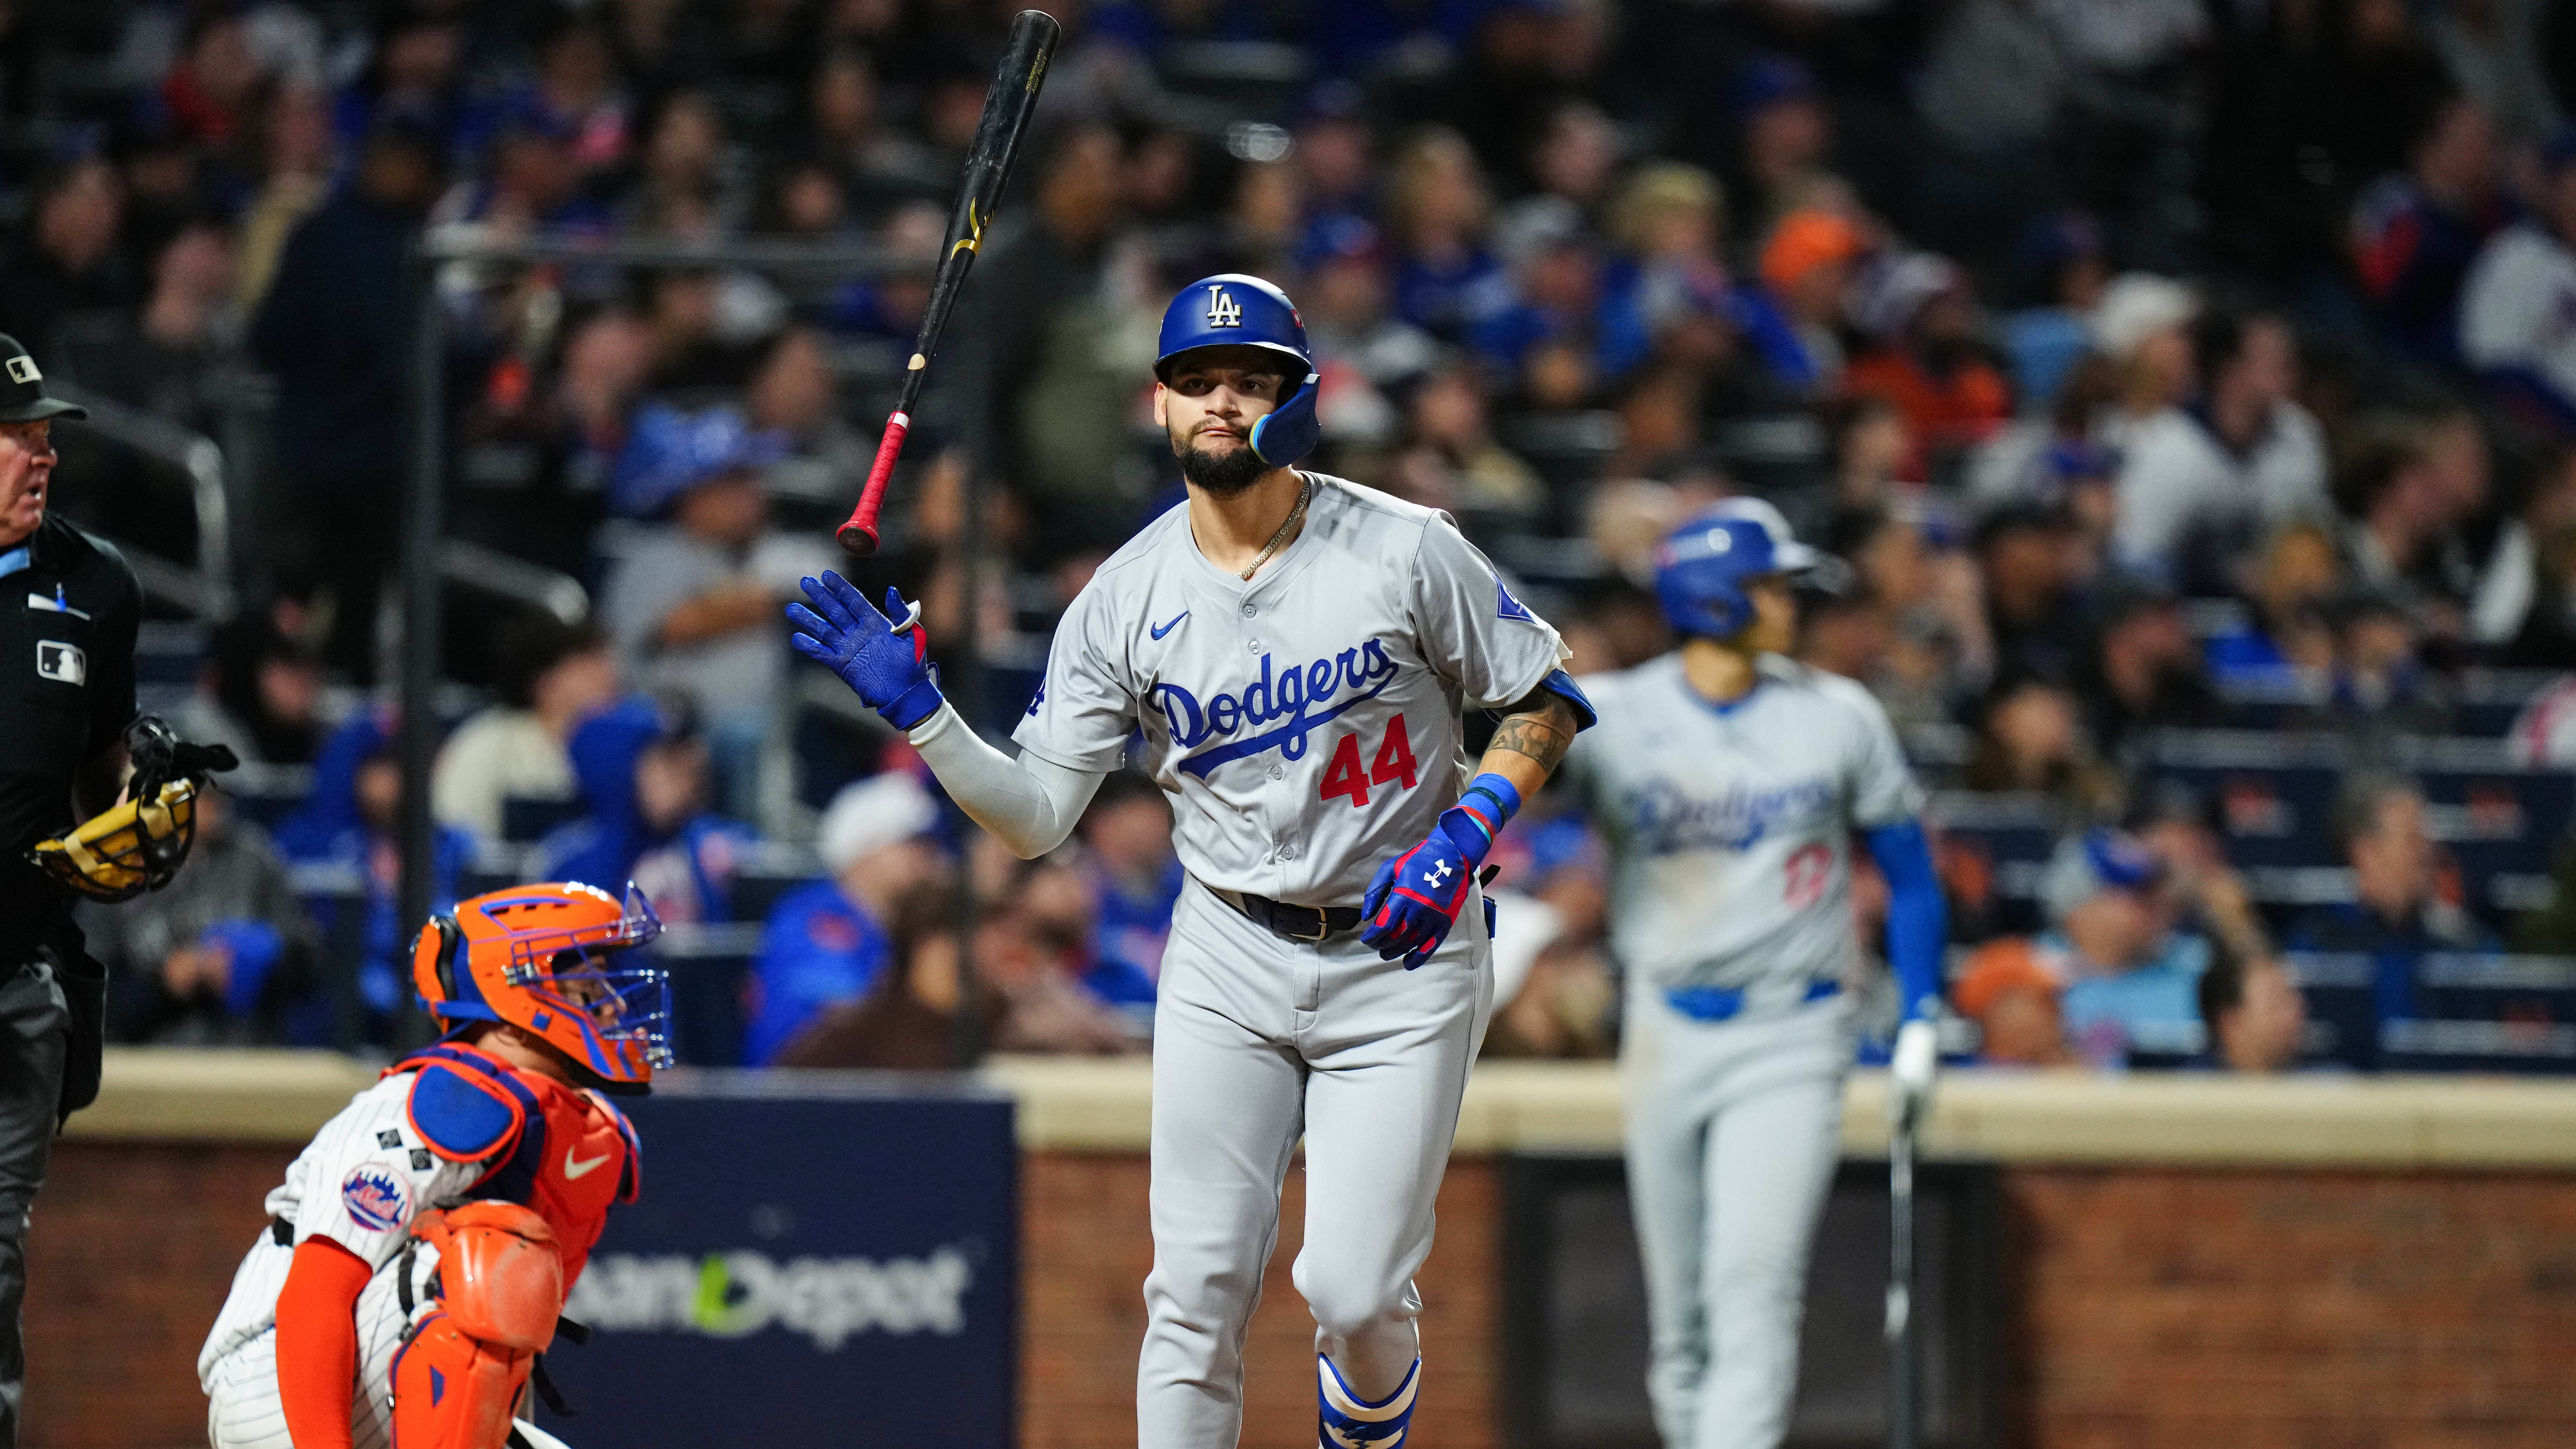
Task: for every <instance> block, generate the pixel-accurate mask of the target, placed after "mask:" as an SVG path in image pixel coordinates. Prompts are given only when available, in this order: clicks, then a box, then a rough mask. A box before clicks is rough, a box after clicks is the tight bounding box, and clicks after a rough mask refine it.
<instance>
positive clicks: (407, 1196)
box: [340, 1167, 411, 1233]
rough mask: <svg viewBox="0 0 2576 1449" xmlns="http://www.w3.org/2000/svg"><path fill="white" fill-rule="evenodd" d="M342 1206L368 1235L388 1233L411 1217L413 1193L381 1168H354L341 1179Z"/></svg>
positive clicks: (400, 1180)
mask: <svg viewBox="0 0 2576 1449" xmlns="http://www.w3.org/2000/svg"><path fill="white" fill-rule="evenodd" d="M340 1205H341V1206H342V1207H345V1208H347V1209H348V1210H349V1218H350V1220H351V1221H352V1222H355V1223H356V1224H357V1225H358V1226H359V1227H362V1228H365V1229H367V1230H368V1231H369V1232H376V1233H389V1232H392V1231H393V1230H394V1229H396V1228H398V1227H401V1226H402V1225H403V1223H404V1222H406V1221H407V1220H409V1219H410V1217H411V1189H410V1188H407V1187H405V1186H403V1180H402V1179H401V1178H399V1177H396V1176H394V1175H393V1174H392V1173H390V1172H387V1171H386V1170H385V1169H383V1168H381V1167H353V1168H351V1169H350V1170H349V1175H348V1176H347V1177H344V1178H342V1179H340Z"/></svg>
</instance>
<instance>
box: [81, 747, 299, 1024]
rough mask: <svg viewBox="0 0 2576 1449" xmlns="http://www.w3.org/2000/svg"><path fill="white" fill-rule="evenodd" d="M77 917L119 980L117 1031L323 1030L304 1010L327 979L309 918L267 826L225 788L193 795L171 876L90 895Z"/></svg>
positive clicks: (113, 1016) (114, 1007)
mask: <svg viewBox="0 0 2576 1449" xmlns="http://www.w3.org/2000/svg"><path fill="white" fill-rule="evenodd" d="M80 926H81V930H82V931H83V932H84V933H85V934H86V935H87V936H88V938H89V949H90V951H91V953H92V954H94V955H96V956H97V957H98V959H99V960H101V961H102V962H105V963H106V964H107V967H108V970H109V976H108V979H109V980H110V981H111V982H113V983H114V990H113V996H112V1002H111V1004H110V1006H109V1008H108V1015H109V1023H108V1036H109V1038H110V1039H112V1040H115V1041H124V1042H154V1043H162V1044H169V1045H188V1046H276V1045H283V1044H285V1043H287V1042H289V1041H298V1042H300V1044H303V1045H313V1044H315V1043H316V1042H318V1041H319V1040H320V1039H321V1038H320V1037H319V1036H318V1035H315V1034H312V1031H313V1028H315V1027H316V1026H318V1025H322V1024H323V1023H317V1022H314V1021H311V1020H307V1019H300V1018H309V1017H310V1016H311V1013H310V1012H299V1010H298V1008H302V1007H306V1006H309V1005H310V1004H312V1002H313V999H314V997H315V994H316V993H317V992H318V990H319V989H320V985H321V981H320V971H319V962H318V961H317V959H316V956H317V947H318V945H319V943H318V941H317V940H316V939H315V936H314V931H313V922H312V920H311V919H310V918H309V917H307V916H306V914H305V912H304V905H303V902H301V901H299V900H297V899H296V897H295V888H294V885H293V883H292V881H291V880H290V879H289V878H288V876H287V873H286V863H285V862H284V861H283V860H281V859H279V858H278V854H277V849H276V847H275V846H273V845H271V844H270V843H269V839H268V836H267V834H266V833H265V832H263V831H262V830H261V829H260V828H259V827H258V826H257V825H254V824H252V823H251V822H250V821H247V820H239V819H236V818H234V815H233V805H232V802H230V801H229V800H227V799H225V798H224V793H223V792H222V791H221V790H209V791H206V792H204V793H202V794H200V795H199V796H198V797H197V843H196V846H195V848H194V849H192V850H190V851H189V852H188V858H187V859H186V860H185V861H183V862H181V864H180V866H179V873H178V875H177V876H175V877H173V878H172V880H171V882H170V884H168V885H166V886H164V887H162V888H161V889H159V890H157V891H153V892H151V893H150V894H147V895H144V896H140V897H137V898H136V899H134V900H131V901H128V902H126V903H125V904H123V905H121V906H116V907H107V906H100V905H96V904H89V903H84V904H83V905H82V907H81V910H80ZM298 1028H302V1029H303V1033H304V1034H302V1035H299V1034H298V1031H297V1029H298Z"/></svg>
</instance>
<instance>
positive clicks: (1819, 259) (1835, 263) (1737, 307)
mask: <svg viewBox="0 0 2576 1449" xmlns="http://www.w3.org/2000/svg"><path fill="white" fill-rule="evenodd" d="M1867 249H1868V242H1867V240H1866V239H1865V238H1864V237H1863V236H1862V235H1861V231H1860V228H1859V227H1857V226H1854V225H1853V224H1852V223H1851V221H1850V220H1849V219H1847V218H1845V217H1843V216H1841V215H1839V214H1838V213H1835V212H1831V211H1824V210H1818V209H1810V210H1802V211H1793V212H1791V213H1790V214H1788V215H1787V216H1784V217H1782V218H1781V219H1780V224H1779V225H1778V226H1776V227H1773V228H1772V230H1771V234H1770V237H1769V239H1768V240H1766V241H1765V242H1764V243H1763V244H1762V257H1761V267H1760V273H1761V281H1760V283H1759V284H1758V285H1745V286H1740V287H1738V288H1737V289H1736V292H1735V296H1734V301H1733V306H1732V308H1731V309H1730V310H1731V313H1732V320H1733V321H1734V323H1735V325H1736V327H1737V328H1738V329H1739V330H1741V331H1742V332H1743V334H1744V341H1745V345H1746V346H1747V347H1749V348H1750V349H1752V351H1753V354H1754V355H1755V356H1756V357H1758V358H1760V359H1761V361H1762V365H1763V367H1764V368H1765V369H1766V370H1767V371H1768V372H1769V373H1770V375H1771V376H1772V377H1773V378H1774V379H1775V380H1776V381H1777V382H1778V383H1779V384H1780V385H1781V386H1782V387H1785V388H1787V389H1789V390H1790V391H1791V392H1793V393H1800V394H1813V393H1818V392H1822V391H1824V390H1826V389H1829V388H1831V387H1832V386H1833V385H1834V384H1835V382H1837V381H1838V380H1839V379H1840V378H1841V376H1842V371H1843V343H1842V329H1843V326H1844V324H1845V320H1846V319H1845V316H1844V310H1843V309H1844V302H1845V298H1846V297H1847V295H1848V294H1849V292H1850V290H1851V281H1852V265H1853V263H1854V262H1856V261H1858V260H1859V258H1860V256H1861V254H1862V253H1863V252H1864V251H1866V250H1867Z"/></svg>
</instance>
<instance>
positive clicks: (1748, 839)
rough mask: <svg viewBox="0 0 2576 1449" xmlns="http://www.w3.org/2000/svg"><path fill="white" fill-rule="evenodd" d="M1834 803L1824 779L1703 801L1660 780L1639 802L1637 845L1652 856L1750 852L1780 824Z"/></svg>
mask: <svg viewBox="0 0 2576 1449" xmlns="http://www.w3.org/2000/svg"><path fill="white" fill-rule="evenodd" d="M1833 803H1834V787H1833V786H1832V785H1831V784H1829V783H1828V782H1826V781H1824V780H1822V779H1815V780H1795V781H1791V782H1790V783H1788V784H1786V785H1781V786H1778V787H1776V788H1773V789H1768V790H1747V789H1745V788H1743V787H1742V786H1736V787H1734V788H1731V789H1728V790H1726V791H1725V792H1723V793H1721V794H1717V795H1706V796H1703V795H1690V794H1685V793H1684V792H1682V791H1680V790H1678V789H1675V788H1674V787H1673V786H1672V784H1671V783H1670V782H1668V781H1663V780H1658V781H1656V782H1655V783H1654V784H1652V785H1650V786H1648V787H1647V788H1646V789H1645V791H1644V792H1643V793H1641V794H1639V795H1638V797H1637V805H1636V811H1635V814H1634V819H1635V821H1636V826H1635V828H1636V835H1637V843H1638V845H1639V846H1640V847H1641V848H1643V849H1644V850H1646V851H1647V852H1649V853H1650V854H1654V855H1670V854H1673V853H1675V852H1677V851H1684V850H1750V849H1752V848H1753V846H1754V844H1755V842H1757V841H1759V840H1761V839H1762V837H1764V836H1766V835H1768V834H1770V833H1771V832H1772V830H1774V829H1775V828H1777V827H1779V826H1780V825H1782V824H1784V823H1787V822H1790V821H1794V820H1796V819H1798V818H1799V817H1801V816H1806V815H1813V814H1816V813H1818V812H1820V811H1823V810H1827V809H1830V808H1831V807H1832V805H1833Z"/></svg>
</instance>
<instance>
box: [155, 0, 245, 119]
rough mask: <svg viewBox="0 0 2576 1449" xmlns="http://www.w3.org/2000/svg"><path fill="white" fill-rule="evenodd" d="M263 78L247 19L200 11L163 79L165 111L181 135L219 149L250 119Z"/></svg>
mask: <svg viewBox="0 0 2576 1449" xmlns="http://www.w3.org/2000/svg"><path fill="white" fill-rule="evenodd" d="M261 79H262V76H261V74H260V64H259V57H258V55H257V54H255V53H254V52H253V50H252V47H251V38H250V23H249V19H248V17H247V16H246V15H244V14H243V13H242V12H240V11H237V10H229V9H215V8H201V9H198V10H197V11H196V12H195V13H194V14H192V15H190V16H189V17H188V24H187V29H186V32H185V34H184V35H183V36H182V38H181V41H180V45H179V55H178V61H177V64H175V65H173V66H171V67H170V71H169V74H167V75H165V76H164V77H162V80H161V96H160V100H161V107H162V110H163V112H164V114H166V115H167V116H168V117H169V119H170V122H171V124H172V125H173V126H174V127H175V128H176V130H177V131H178V133H179V135H181V136H183V137H185V138H186V139H187V140H189V141H191V142H194V143H197V144H200V145H205V146H209V147H212V146H220V145H222V144H223V143H225V142H227V141H230V140H231V139H233V136H234V133H235V132H237V131H239V130H240V129H241V128H242V126H243V125H244V124H245V123H246V122H247V121H248V119H249V112H250V109H251V107H252V105H253V103H254V100H255V93H256V91H257V90H258V88H259V84H260V81H261Z"/></svg>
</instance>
